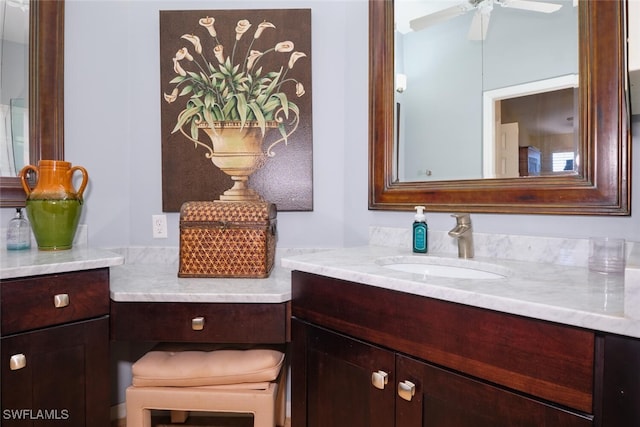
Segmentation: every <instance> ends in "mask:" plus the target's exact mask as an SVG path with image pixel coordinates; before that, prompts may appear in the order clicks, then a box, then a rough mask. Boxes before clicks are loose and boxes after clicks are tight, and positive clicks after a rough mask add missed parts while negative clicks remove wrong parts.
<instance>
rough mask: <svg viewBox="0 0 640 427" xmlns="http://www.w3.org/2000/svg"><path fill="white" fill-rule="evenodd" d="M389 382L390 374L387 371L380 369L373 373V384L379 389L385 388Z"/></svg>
mask: <svg viewBox="0 0 640 427" xmlns="http://www.w3.org/2000/svg"><path fill="white" fill-rule="evenodd" d="M388 382H389V374H387V373H386V372H385V371H378V372H374V373H372V374H371V384H373V386H374V387H375V388H377V389H379V390H384V386H385V385H387V383H388Z"/></svg>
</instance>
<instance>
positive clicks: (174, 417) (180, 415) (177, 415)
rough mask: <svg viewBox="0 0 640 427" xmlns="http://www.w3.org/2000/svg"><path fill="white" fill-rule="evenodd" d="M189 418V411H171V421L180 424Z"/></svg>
mask: <svg viewBox="0 0 640 427" xmlns="http://www.w3.org/2000/svg"><path fill="white" fill-rule="evenodd" d="M187 418H189V411H175V410H174V411H171V423H179V424H182V423H184V422H185V421H187Z"/></svg>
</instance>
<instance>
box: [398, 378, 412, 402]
mask: <svg viewBox="0 0 640 427" xmlns="http://www.w3.org/2000/svg"><path fill="white" fill-rule="evenodd" d="M415 394H416V385H415V384H414V383H412V382H411V381H407V380H405V381H401V382H399V383H398V396H400V397H401V398H402V399H404V400H406V401H408V402H411V399H412V398H413V396H415Z"/></svg>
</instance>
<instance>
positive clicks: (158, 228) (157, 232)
mask: <svg viewBox="0 0 640 427" xmlns="http://www.w3.org/2000/svg"><path fill="white" fill-rule="evenodd" d="M151 220H152V222H153V238H154V239H166V238H167V216H166V215H151Z"/></svg>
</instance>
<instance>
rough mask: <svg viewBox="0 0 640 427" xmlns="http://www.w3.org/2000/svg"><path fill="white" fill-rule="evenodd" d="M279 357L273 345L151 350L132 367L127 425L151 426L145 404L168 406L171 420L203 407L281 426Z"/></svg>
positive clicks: (262, 425) (267, 426)
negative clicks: (248, 416)
mask: <svg viewBox="0 0 640 427" xmlns="http://www.w3.org/2000/svg"><path fill="white" fill-rule="evenodd" d="M284 359H285V357H284V353H282V352H280V351H277V350H273V349H258V348H254V349H246V350H229V349H222V350H220V349H219V350H192V349H189V348H188V347H185V349H184V350H181V349H171V350H166V349H157V350H156V349H154V350H152V351H150V352H148V353H147V354H145V355H144V356H142V357H141V358H140V359H139V360H138V361H137V362H135V363H134V364H133V366H132V372H133V381H132V385H131V386H130V387H129V388H127V391H126V406H127V427H151V409H159V410H160V409H161V410H169V411H171V413H172V417H171V418H172V422H184V421H185V420H186V417H187V415H188V411H204V412H228V413H251V414H253V417H254V427H274V426H275V425H276V424H278V425H283V424H284V397H283V394H284V388H285V387H284V384H283V381H284V372H283V371H285V370H284V369H281V368H282V365H283V363H284ZM279 382H280V384H278V383H279ZM276 418H277V419H276Z"/></svg>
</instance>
